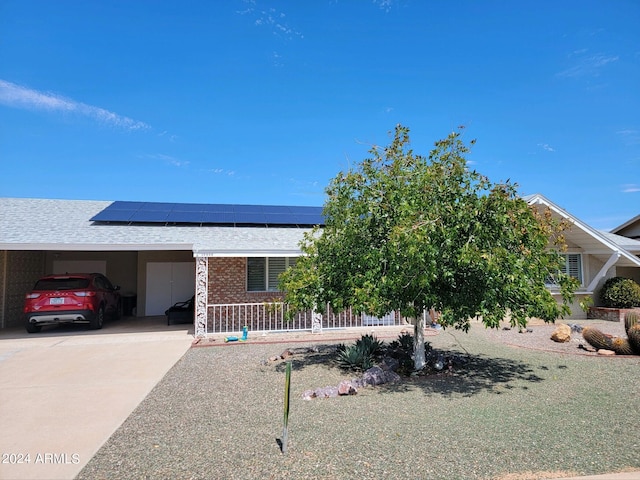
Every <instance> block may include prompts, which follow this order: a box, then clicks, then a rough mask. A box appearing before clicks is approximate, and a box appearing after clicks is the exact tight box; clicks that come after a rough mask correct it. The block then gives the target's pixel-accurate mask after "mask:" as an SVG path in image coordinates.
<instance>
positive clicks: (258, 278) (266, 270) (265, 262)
mask: <svg viewBox="0 0 640 480" xmlns="http://www.w3.org/2000/svg"><path fill="white" fill-rule="evenodd" d="M295 263H296V258H295V257H255V258H253V257H252V258H248V259H247V290H248V291H249V292H277V291H279V290H278V277H279V276H280V274H281V273H282V272H284V271H285V270H286V269H287V268H289V267H292V266H293V265H295Z"/></svg>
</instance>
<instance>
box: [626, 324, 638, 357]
mask: <svg viewBox="0 0 640 480" xmlns="http://www.w3.org/2000/svg"><path fill="white" fill-rule="evenodd" d="M627 337H629V338H628V340H629V344H630V345H631V348H632V349H633V351H634V352H635V353H636V355H640V323H636V324H635V325H633V326H631V327H630V328H629V330H628V331H627Z"/></svg>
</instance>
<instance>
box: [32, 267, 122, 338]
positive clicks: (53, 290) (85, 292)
mask: <svg viewBox="0 0 640 480" xmlns="http://www.w3.org/2000/svg"><path fill="white" fill-rule="evenodd" d="M119 290H120V287H118V286H115V287H114V286H113V284H112V283H111V282H110V281H109V280H108V279H107V277H105V276H104V275H102V274H100V273H75V274H69V273H67V274H64V275H47V276H46V277H42V278H41V279H40V280H38V281H37V282H36V284H35V286H34V287H33V290H31V291H30V292H29V293H27V294H26V295H25V300H24V315H25V327H26V329H27V332H29V333H36V332H39V331H40V329H41V328H42V326H43V325H57V324H60V323H85V324H89V327H90V328H93V329H98V328H102V323H103V322H104V319H105V316H107V315H109V316H110V317H112V318H116V319H117V318H120V316H121V315H122V300H121V299H120V292H119Z"/></svg>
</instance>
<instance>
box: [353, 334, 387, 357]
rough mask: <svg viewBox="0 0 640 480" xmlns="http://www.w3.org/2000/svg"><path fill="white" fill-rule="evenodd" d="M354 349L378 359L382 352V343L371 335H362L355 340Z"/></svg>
mask: <svg viewBox="0 0 640 480" xmlns="http://www.w3.org/2000/svg"><path fill="white" fill-rule="evenodd" d="M356 347H358V348H360V349H362V351H364V352H368V353H369V354H370V355H371V357H374V358H375V357H379V356H380V355H381V354H382V352H383V351H384V342H381V341H380V340H378V339H377V338H376V337H375V336H373V335H362V337H360V338H359V339H358V340H356Z"/></svg>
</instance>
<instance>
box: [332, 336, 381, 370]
mask: <svg viewBox="0 0 640 480" xmlns="http://www.w3.org/2000/svg"><path fill="white" fill-rule="evenodd" d="M383 352H384V343H383V342H381V341H380V340H378V339H377V338H376V337H374V336H373V335H363V336H362V337H361V338H359V339H358V340H356V342H355V344H353V345H348V346H347V345H344V344H340V345H338V348H337V354H338V365H339V366H340V368H343V369H345V370H356V371H364V370H367V369H369V368H371V367H372V366H373V365H374V362H375V360H377V359H378V358H379V357H380V356H381V355H382V353H383Z"/></svg>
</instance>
